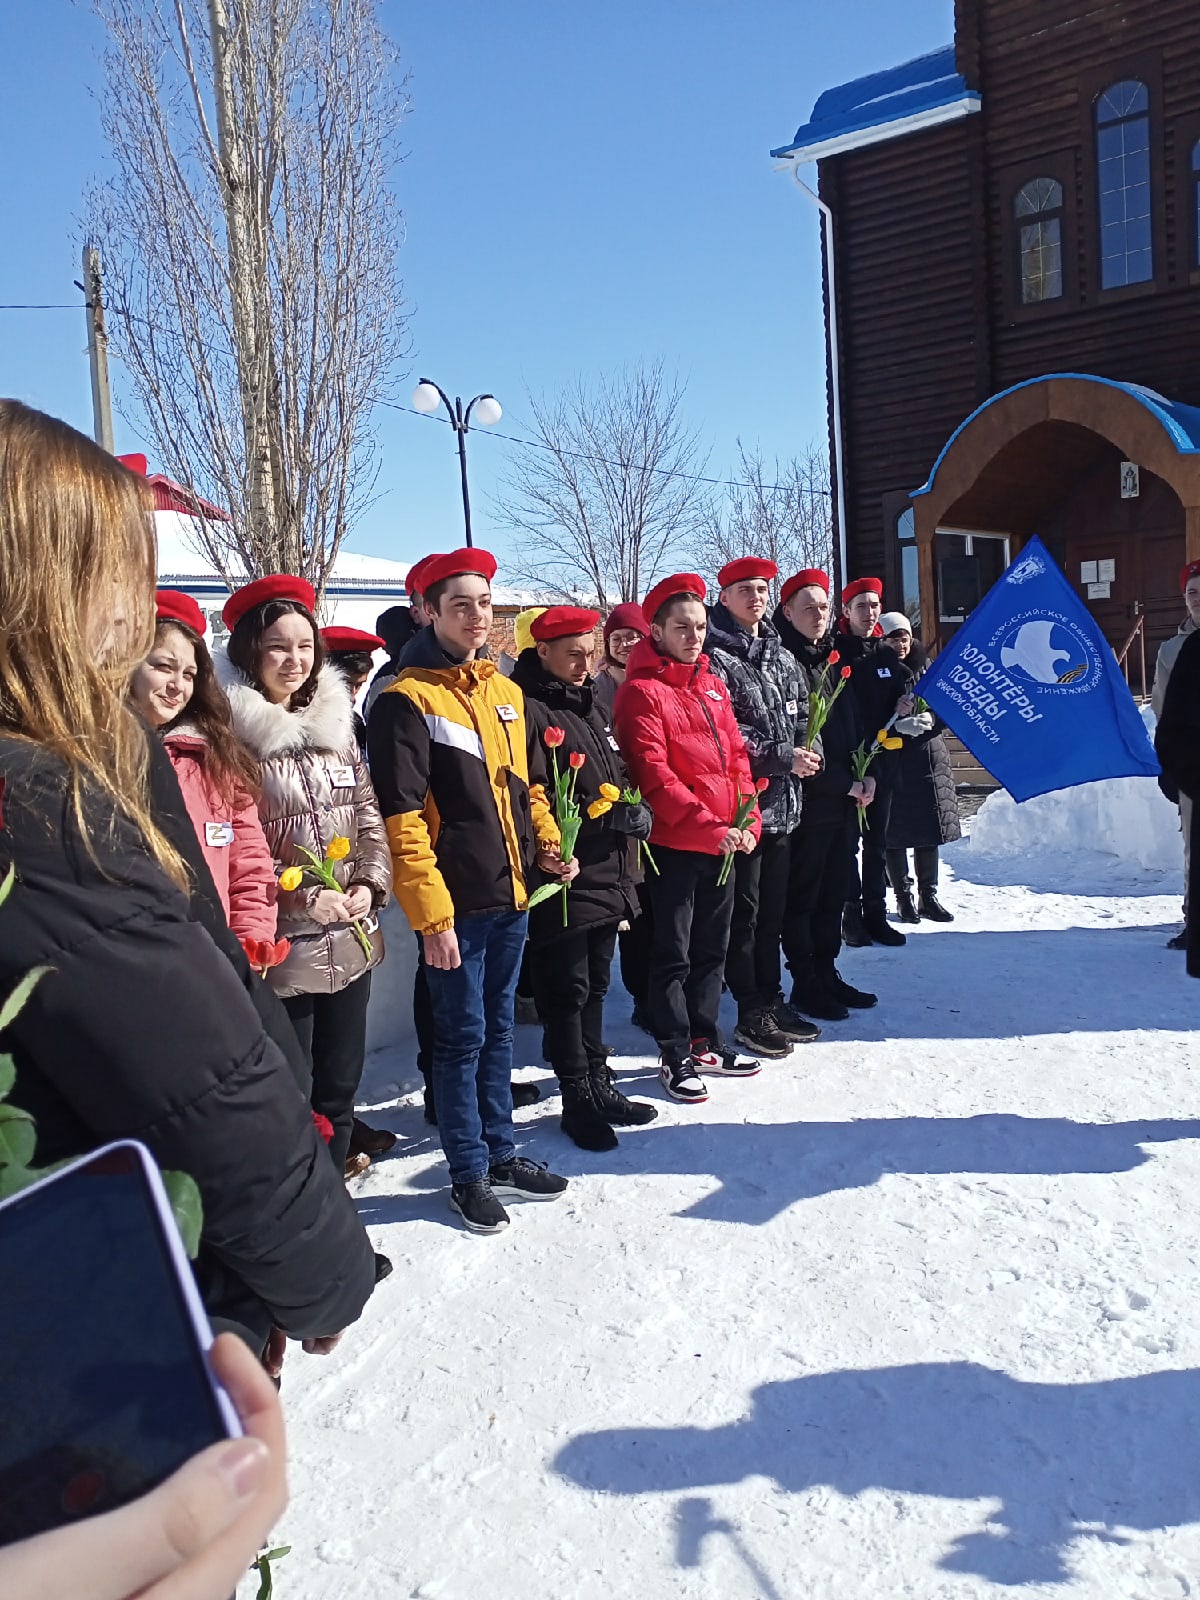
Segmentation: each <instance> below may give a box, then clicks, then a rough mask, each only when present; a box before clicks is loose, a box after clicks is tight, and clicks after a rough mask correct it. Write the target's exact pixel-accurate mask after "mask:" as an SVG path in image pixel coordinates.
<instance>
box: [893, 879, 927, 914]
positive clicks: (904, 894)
mask: <svg viewBox="0 0 1200 1600" xmlns="http://www.w3.org/2000/svg"><path fill="white" fill-rule="evenodd" d="M894 893H895V896H896V910H897V911H898V912H899V914H900V921H901V922H920V920H921V917H920V913H919V912H918V911H917V907H916V904H915V902H914V900H913V893H912V884H911V883H905V884H901V885H899V886H898V887H897V888H896V889H895V890H894Z"/></svg>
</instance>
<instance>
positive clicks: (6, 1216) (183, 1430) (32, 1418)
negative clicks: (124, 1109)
mask: <svg viewBox="0 0 1200 1600" xmlns="http://www.w3.org/2000/svg"><path fill="white" fill-rule="evenodd" d="M211 1344H212V1330H211V1328H210V1327H209V1325H208V1318H207V1317H206V1316H205V1313H204V1307H203V1306H202V1304H201V1302H200V1297H199V1295H198V1294H197V1292H196V1285H195V1281H194V1279H193V1277H192V1271H191V1267H190V1266H189V1264H188V1260H187V1256H186V1255H185V1254H184V1250H183V1244H182V1242H181V1240H180V1237H179V1232H178V1230H177V1228H176V1226H175V1220H174V1218H173V1217H172V1215H171V1207H170V1203H169V1201H168V1199H167V1195H166V1191H165V1190H164V1188H163V1185H162V1180H161V1178H160V1177H159V1175H158V1168H157V1167H156V1166H155V1163H154V1158H153V1156H152V1155H151V1154H150V1152H149V1151H148V1150H147V1149H146V1148H145V1146H144V1145H140V1144H137V1143H135V1142H133V1141H131V1140H123V1141H121V1142H120V1143H117V1144H109V1145H105V1146H104V1147H103V1148H102V1149H100V1150H95V1151H93V1152H92V1153H91V1154H90V1155H88V1156H85V1157H83V1158H82V1159H81V1160H79V1161H76V1162H73V1163H72V1164H71V1165H70V1166H67V1167H64V1168H62V1170H61V1171H59V1172H55V1173H53V1174H52V1175H51V1176H50V1177H48V1178H43V1179H42V1180H41V1181H40V1182H38V1183H36V1184H33V1185H32V1186H31V1187H30V1188H28V1189H23V1190H22V1191H21V1192H20V1193H19V1194H16V1195H13V1196H12V1197H11V1198H10V1199H8V1200H5V1201H3V1202H2V1203H0V1544H10V1543H12V1542H13V1541H14V1540H16V1539H25V1538H29V1537H30V1536H32V1535H33V1534H36V1533H43V1532H45V1531H46V1530H47V1529H48V1528H56V1527H61V1526H62V1525H63V1524H64V1523H70V1522H75V1521H78V1520H79V1519H81V1518H83V1517H89V1516H95V1515H97V1514H98V1513H100V1512H102V1511H112V1510H113V1509H115V1507H117V1506H120V1505H124V1504H125V1503H126V1502H127V1501H129V1500H134V1499H136V1498H137V1497H138V1496H139V1495H141V1494H145V1493H146V1491H147V1490H149V1489H153V1488H154V1487H155V1486H156V1485H157V1484H159V1483H161V1482H162V1481H163V1479H164V1478H167V1477H169V1476H170V1475H171V1473H173V1472H174V1471H175V1470H176V1469H177V1468H178V1467H181V1466H182V1465H183V1463H184V1462H185V1461H187V1460H188V1458H189V1457H190V1456H193V1455H195V1453H196V1451H197V1450H202V1449H204V1448H205V1447H206V1446H207V1445H210V1444H215V1443H216V1442H217V1441H218V1440H220V1439H226V1438H231V1437H236V1436H237V1435H239V1434H240V1433H241V1431H242V1430H241V1428H240V1426H239V1424H238V1420H237V1415H236V1413H235V1412H234V1409H233V1406H232V1404H231V1403H230V1400H229V1397H228V1395H227V1394H226V1393H225V1392H224V1390H223V1389H222V1388H221V1387H220V1385H219V1384H218V1383H217V1381H216V1379H215V1378H214V1377H213V1375H212V1372H211V1370H210V1368H209V1365H208V1360H207V1357H206V1352H207V1351H208V1349H209V1346H210V1345H211Z"/></svg>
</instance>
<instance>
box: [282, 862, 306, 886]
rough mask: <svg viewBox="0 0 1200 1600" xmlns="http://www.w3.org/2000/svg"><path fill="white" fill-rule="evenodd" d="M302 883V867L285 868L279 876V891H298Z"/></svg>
mask: <svg viewBox="0 0 1200 1600" xmlns="http://www.w3.org/2000/svg"><path fill="white" fill-rule="evenodd" d="M303 882H304V870H303V868H302V867H285V868H284V870H283V871H282V872H281V873H280V874H279V887H280V888H281V889H298V888H299V887H300V885H301V884H302V883H303Z"/></svg>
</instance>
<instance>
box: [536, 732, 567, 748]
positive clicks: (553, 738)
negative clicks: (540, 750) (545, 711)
mask: <svg viewBox="0 0 1200 1600" xmlns="http://www.w3.org/2000/svg"><path fill="white" fill-rule="evenodd" d="M566 737H567V736H566V734H565V733H564V732H563V730H562V729H561V728H547V729H546V731H545V733H544V734H543V735H542V738H543V739H544V740H545V741H546V748H547V750H557V749H558V747H559V745H560V744H561V743H562V742H563V740H564V739H565V738H566Z"/></svg>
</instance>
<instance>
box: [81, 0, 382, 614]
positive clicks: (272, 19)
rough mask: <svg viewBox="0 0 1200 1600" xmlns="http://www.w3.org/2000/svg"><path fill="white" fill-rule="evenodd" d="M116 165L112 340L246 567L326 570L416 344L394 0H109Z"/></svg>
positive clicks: (201, 526) (92, 213)
mask: <svg viewBox="0 0 1200 1600" xmlns="http://www.w3.org/2000/svg"><path fill="white" fill-rule="evenodd" d="M94 5H95V9H96V11H97V13H98V15H99V16H100V17H101V18H102V20H103V22H104V24H105V26H106V28H107V31H108V44H107V49H106V52H105V55H104V78H105V91H104V96H103V99H102V102H101V117H102V124H103V128H104V133H105V136H106V138H107V141H108V144H109V147H110V150H111V153H112V158H113V159H112V165H113V174H114V175H113V176H112V178H111V179H110V180H109V181H108V182H106V183H104V184H102V185H99V186H97V187H95V188H94V189H93V190H92V191H91V194H90V196H89V219H88V220H89V227H90V229H91V231H92V234H93V237H96V238H97V239H98V241H99V243H100V244H101V246H102V248H103V252H104V258H105V263H106V270H107V280H108V281H107V285H106V287H107V298H108V311H109V319H110V320H109V329H110V336H111V340H112V345H113V351H114V354H116V355H117V356H119V357H120V359H121V360H122V361H123V363H124V365H125V368H126V370H127V372H128V375H129V382H130V385H131V388H132V391H133V396H134V397H135V399H136V402H137V407H138V411H139V413H140V419H144V426H145V428H146V430H147V431H148V435H149V442H150V443H151V445H152V447H153V449H154V451H155V453H156V455H157V458H158V460H159V462H160V464H161V466H162V468H163V470H165V471H166V472H168V473H169V474H170V475H171V476H173V477H175V478H177V479H178V480H179V481H180V482H181V483H183V484H184V485H186V486H187V487H188V488H189V489H191V490H192V491H193V492H194V493H195V494H196V495H197V496H200V497H203V498H206V499H209V500H213V501H216V502H218V503H223V504H224V505H225V506H227V507H228V508H229V510H230V512H231V513H232V521H231V522H228V523H223V522H216V521H211V520H206V519H204V518H203V517H201V519H200V520H199V522H198V524H197V527H198V538H199V541H200V544H201V546H202V548H203V550H204V553H205V554H206V555H207V556H208V557H209V559H210V560H211V561H213V563H214V564H215V565H216V567H217V569H218V570H219V571H220V572H221V573H222V575H223V576H224V577H225V578H226V580H227V581H230V582H232V581H236V580H238V579H240V578H241V576H242V575H243V574H247V573H248V574H251V575H255V574H261V573H266V572H295V573H301V574H303V575H304V576H305V577H307V578H309V579H310V580H311V581H312V582H313V583H314V584H316V585H317V587H318V589H319V590H320V589H323V587H324V584H325V581H326V579H327V578H328V576H329V573H330V570H331V568H332V566H333V562H334V558H335V556H336V555H337V551H338V547H339V545H340V544H341V542H342V539H343V538H344V536H345V534H346V532H347V529H348V528H349V527H350V526H351V524H352V522H353V521H354V518H355V516H356V514H357V513H358V512H359V511H361V509H362V508H363V506H364V505H365V503H366V501H367V499H368V498H369V496H370V493H371V490H372V487H373V484H374V481H375V474H376V471H377V464H376V445H375V437H374V432H373V429H372V427H371V412H372V408H373V406H374V404H375V402H376V401H377V400H378V399H380V398H381V397H382V395H383V394H384V392H385V390H386V386H387V382H388V378H389V375H390V373H391V370H392V368H393V366H394V363H395V362H396V360H397V358H398V357H399V356H400V355H401V354H402V353H403V345H404V338H405V318H404V314H403V308H402V300H401V288H400V283H399V279H398V276H397V273H396V264H395V254H396V249H397V246H398V243H399V238H400V215H399V211H398V208H397V205H396V202H395V198H394V195H393V193H392V191H391V187H390V180H391V171H392V167H393V164H394V162H395V160H396V159H397V153H398V151H397V132H398V127H399V123H400V120H401V118H402V116H403V114H404V111H405V109H406V105H407V96H406V92H405V88H404V84H403V82H402V81H401V80H400V79H399V77H398V73H397V62H396V52H395V49H394V47H393V46H392V44H391V43H390V41H389V40H388V39H387V38H386V37H385V35H384V33H383V31H382V29H381V28H380V26H379V17H378V13H379V9H380V0H94Z"/></svg>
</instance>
